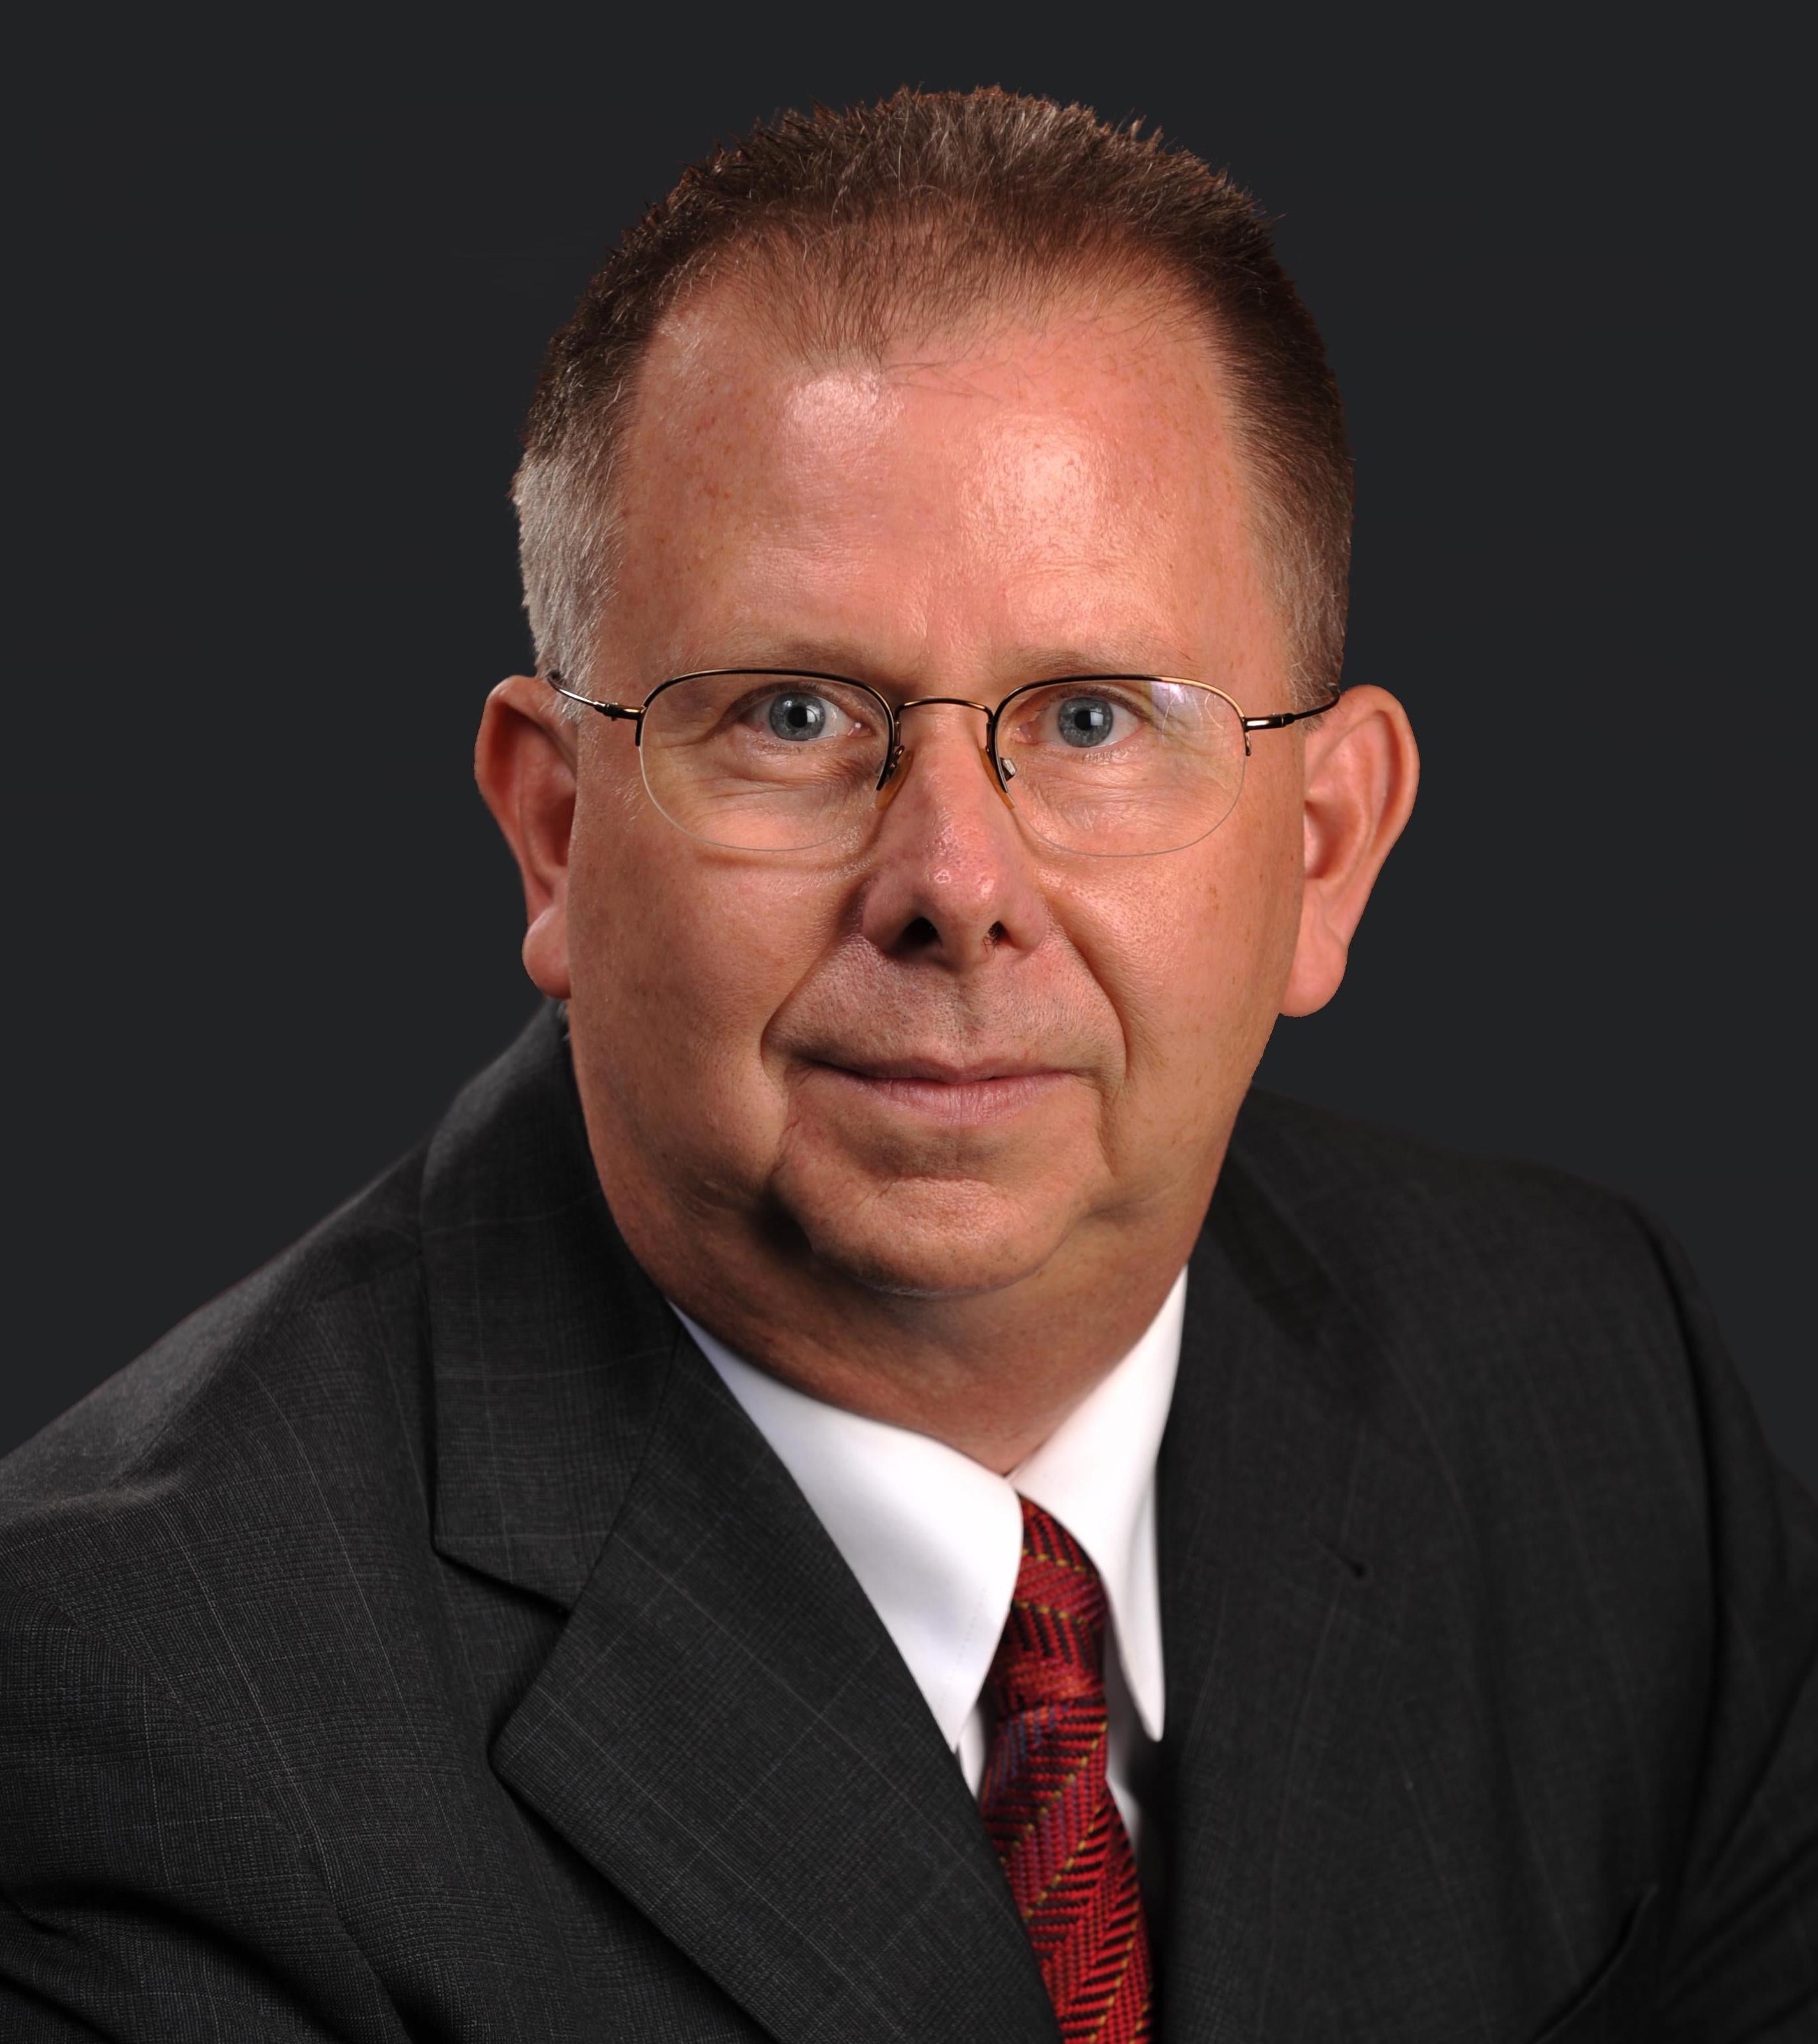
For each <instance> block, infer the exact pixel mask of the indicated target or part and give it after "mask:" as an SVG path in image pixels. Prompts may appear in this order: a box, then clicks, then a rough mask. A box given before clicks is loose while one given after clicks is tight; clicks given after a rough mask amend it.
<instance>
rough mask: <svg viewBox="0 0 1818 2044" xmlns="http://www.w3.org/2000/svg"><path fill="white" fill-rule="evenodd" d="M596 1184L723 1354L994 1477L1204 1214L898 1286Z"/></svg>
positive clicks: (1062, 1402) (1044, 1421)
mask: <svg viewBox="0 0 1818 2044" xmlns="http://www.w3.org/2000/svg"><path fill="white" fill-rule="evenodd" d="M602 1184H603V1185H604V1186H605V1192H606V1196H607V1199H608V1201H609V1204H611V1206H612V1208H613V1218H614V1220H616V1221H617V1224H618V1226H619V1228H620V1231H621V1233H622V1234H623V1235H624V1236H625V1241H626V1243H627V1245H628V1247H629V1248H630V1250H631V1251H632V1254H633V1255H634V1256H635V1257H636V1258H637V1260H638V1262H639V1263H640V1264H641V1265H642V1266H643V1267H644V1270H645V1271H646V1272H647V1273H648V1274H649V1275H650V1277H651V1278H652V1279H653V1280H654V1281H655V1283H656V1285H658V1286H659V1289H661V1290H662V1291H663V1293H665V1295H666V1296H667V1297H669V1298H670V1299H671V1300H672V1301H674V1302H675V1304H677V1305H678V1306H679V1307H680V1308H682V1311H683V1312H686V1314H687V1315H688V1316H690V1319H692V1320H697V1321H698V1322H699V1323H700V1324H701V1326H702V1327H706V1328H708V1329H709V1330H710V1331H712V1332H713V1334H715V1335H717V1336H718V1338H719V1339H721V1341H723V1342H724V1343H725V1344H726V1346H727V1347H728V1348H729V1349H732V1350H733V1351H734V1352H735V1353H736V1354H740V1355H741V1356H743V1357H744V1358H746V1359H747V1360H748V1362H752V1363H755V1364H756V1365H757V1366H759V1368H761V1369H763V1370H767V1371H769V1372H770V1374H771V1375H772V1376H774V1377H778V1378H779V1379H780V1380H781V1381H782V1382H784V1383H786V1384H787V1385H790V1386H791V1387H792V1388H794V1389H796V1390H798V1391H801V1392H803V1393H805V1394H806V1395H807V1396H809V1397H812V1398H817V1399H820V1400H823V1401H824V1402H825V1403H827V1404H832V1405H837V1406H840V1407H842V1408H844V1409H845V1410H846V1411H848V1412H857V1413H859V1414H861V1415H863V1416H864V1417H865V1418H867V1419H872V1420H882V1421H883V1422H885V1423H886V1424H889V1425H891V1426H896V1427H908V1428H910V1429H912V1430H913V1431H915V1432H917V1433H921V1434H927V1435H931V1436H932V1438H933V1439H936V1440H938V1441H941V1442H944V1443H946V1445H947V1446H948V1447H952V1448H955V1449H957V1450H959V1452H960V1453H961V1454H964V1455H967V1456H969V1457H970V1458H971V1459H972V1460H973V1461H974V1462H980V1463H982V1464H983V1465H984V1466H985V1467H986V1468H987V1469H990V1470H994V1471H995V1472H997V1473H998V1474H1000V1475H1001V1474H1005V1473H1008V1472H1009V1470H1013V1469H1014V1468H1015V1467H1016V1466H1017V1464H1019V1463H1020V1462H1023V1461H1024V1460H1025V1459H1026V1458H1028V1456H1029V1455H1030V1454H1032V1453H1033V1452H1034V1451H1035V1450H1036V1448H1038V1447H1040V1445H1041V1443H1043V1442H1044V1440H1046V1439H1047V1437H1048V1435H1050V1434H1051V1433H1052V1432H1053V1431H1054V1429H1055V1427H1057V1426H1059V1424H1060V1423H1061V1421H1062V1420H1064V1419H1065V1418H1066V1417H1067V1414H1068V1413H1069V1412H1071V1411H1072V1410H1073V1408H1074V1407H1075V1406H1076V1405H1077V1404H1079V1402H1080V1400H1082V1399H1083V1398H1084V1397H1086V1394H1087V1393H1088V1392H1090V1390H1091V1389H1093V1386H1094V1385H1096V1384H1097V1383H1098V1382H1099V1381H1100V1380H1101V1378H1103V1377H1105V1375H1106V1374H1109V1371H1110V1370H1113V1369H1114V1368H1115V1367H1116V1366H1117V1363H1118V1362H1120V1361H1121V1360H1122V1358H1124V1356H1125V1355H1127V1354H1128V1353H1129V1351H1130V1350H1131V1349H1132V1348H1133V1347H1135V1346H1136V1343H1137V1341H1138V1340H1139V1339H1140V1337H1141V1336H1142V1335H1143V1332H1144V1331H1145V1330H1146V1329H1147V1327H1148V1326H1149V1324H1150V1323H1151V1321H1152V1320H1154V1318H1155V1315H1156V1314H1157V1313H1158V1312H1159V1311H1160V1310H1161V1308H1162V1305H1163V1301H1165V1300H1166V1299H1167V1295H1168V1292H1169V1290H1170V1287H1171V1286H1172V1285H1173V1284H1174V1279H1175V1278H1176V1277H1177V1276H1178V1274H1179V1272H1180V1270H1181V1266H1182V1264H1183V1263H1185V1262H1186V1258H1187V1255H1188V1253H1189V1251H1190V1250H1191V1248H1192V1246H1193V1239H1194V1237H1195V1236H1196V1235H1197V1232H1198V1229H1199V1225H1200V1222H1201V1220H1202V1219H1203V1217H1204V1210H1203V1207H1202V1208H1201V1211H1200V1212H1199V1213H1198V1214H1197V1215H1195V1216H1193V1220H1192V1224H1191V1225H1190V1226H1184V1227H1183V1226H1176V1227H1175V1228H1173V1229H1171V1230H1167V1231H1159V1230H1152V1231H1151V1232H1150V1235H1149V1237H1148V1239H1146V1240H1144V1241H1142V1242H1140V1243H1132V1242H1131V1241H1130V1240H1128V1238H1127V1231H1125V1230H1123V1229H1116V1230H1114V1229H1113V1228H1110V1227H1109V1225H1105V1226H1101V1227H1100V1228H1097V1229H1096V1230H1094V1229H1093V1228H1092V1227H1091V1226H1090V1224H1088V1225H1086V1226H1085V1227H1083V1228H1082V1229H1081V1230H1078V1231H1075V1235H1070V1236H1069V1237H1068V1239H1067V1241H1066V1242H1065V1243H1063V1244H1062V1245H1061V1247H1060V1249H1059V1252H1058V1253H1057V1254H1054V1255H1051V1257H1049V1258H1048V1259H1047V1262H1045V1263H1044V1265H1043V1266H1041V1267H1040V1269H1039V1270H1036V1271H1033V1272H1032V1273H1030V1274H1028V1275H1027V1276H1025V1277H1020V1278H1019V1279H1017V1281H1014V1282H1012V1283H1009V1284H1007V1285H1003V1286H1002V1287H1001V1288H999V1289H994V1290H990V1291H986V1292H979V1293H969V1294H966V1295H963V1296H942V1297H928V1296H920V1295H918V1296H905V1295H904V1294H901V1293H886V1292H881V1291H878V1290H875V1289H871V1288H870V1287H868V1286H867V1285H863V1284H862V1283H860V1282H858V1281H855V1280H854V1279H853V1278H852V1277H850V1276H849V1275H848V1274H845V1273H844V1272H842V1271H840V1270H837V1269H835V1268H833V1267H832V1266H829V1265H828V1264H826V1263H825V1262H821V1261H819V1260H818V1259H817V1258H814V1257H813V1254H812V1253H811V1252H808V1251H805V1250H802V1251H801V1252H800V1253H798V1254H790V1251H789V1247H788V1246H786V1245H785V1246H783V1247H779V1246H778V1243H776V1242H775V1241H774V1239H771V1237H770V1236H767V1235H765V1234H763V1233H761V1232H760V1231H758V1230H757V1229H755V1228H753V1227H751V1226H750V1225H748V1224H746V1225H740V1220H739V1218H738V1217H736V1216H728V1215H727V1214H725V1213H723V1212H701V1211H698V1210H694V1209H690V1210H688V1211H687V1212H675V1211H672V1210H671V1209H670V1208H668V1207H667V1204H666V1203H664V1202H663V1201H660V1200H656V1199H652V1198H651V1197H648V1194H644V1196H640V1193H643V1189H641V1188H640V1187H638V1186H636V1185H628V1184H625V1183H623V1182H615V1181H614V1180H613V1178H611V1177H609V1176H608V1175H607V1174H606V1173H605V1172H602ZM1082 1234H1083V1235H1086V1237H1087V1238H1088V1239H1086V1240H1085V1241H1081V1240H1078V1239H1075V1236H1077V1235H1082ZM1094 1235H1096V1236H1097V1238H1098V1239H1092V1238H1093V1236H1094Z"/></svg>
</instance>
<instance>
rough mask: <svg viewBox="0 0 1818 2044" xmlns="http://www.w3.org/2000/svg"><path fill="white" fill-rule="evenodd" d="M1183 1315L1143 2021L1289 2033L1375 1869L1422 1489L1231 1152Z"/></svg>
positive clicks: (1359, 1357)
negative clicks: (1159, 1871)
mask: <svg viewBox="0 0 1818 2044" xmlns="http://www.w3.org/2000/svg"><path fill="white" fill-rule="evenodd" d="M1187 1315H1188V1318H1187V1325H1186V1332H1185V1336H1184V1339H1183V1342H1182V1354H1181V1367H1180V1374H1179V1377H1178V1382H1177V1388H1176V1391H1175V1397H1174V1406H1173V1408H1172V1411H1171V1412H1170V1419H1169V1424H1168V1431H1167V1435H1166V1437H1165V1439H1164V1442H1163V1450H1162V1458H1161V1463H1160V1470H1159V1488H1160V1512H1159V1543H1160V1562H1161V1573H1162V1608H1163V1638H1164V1639H1165V1641H1166V1643H1167V1731H1166V1737H1165V1742H1164V1748H1163V1754H1164V1760H1165V1762H1166V1769H1165V1775H1166V1781H1167V1787H1166V1789H1165V1791H1164V1793H1165V1796H1166V1807H1165V1812H1164V1819H1163V1821H1164V1823H1165V1824H1166V1826H1167V1868H1168V1874H1167V1894H1166V1900H1165V1907H1164V1910H1163V1916H1162V1922H1161V1926H1160V1929H1161V1933H1162V1940H1163V1958H1162V1962H1161V1965H1160V1968H1159V1977H1160V1989H1161V2002H1160V2008H1161V2022H1160V2025H1159V2034H1160V2035H1161V2036H1163V2037H1164V2038H1167V2039H1168V2040H1170V2044H1181V2041H1182V2040H1186V2039H1195V2040H1198V2039H1205V2040H1212V2039H1220V2040H1223V2039H1232V2040H1236V2039H1243V2040H1244V2044H1257V2040H1260V2039H1266V2038H1270V2037H1272V2036H1282V2037H1286V2036H1290V2035H1293V2036H1297V2035H1299V2034H1301V2026H1302V2025H1303V2024H1304V2019H1305V2013H1306V2009H1307V2006H1308V2003H1307V1999H1306V1997H1307V1995H1308V1992H1309V1990H1311V1991H1313V1992H1317V1989H1316V1988H1314V1987H1313V1981H1314V1980H1315V1978H1316V1976H1317V1975H1318V1973H1320V1960H1321V1957H1322V1954H1325V1955H1329V1953H1330V1950H1331V1949H1332V1947H1331V1946H1330V1944H1329V1943H1328V1942H1326V1940H1327V1938H1328V1926H1329V1923H1330V1920H1331V1918H1332V1914H1333V1911H1335V1910H1337V1909H1339V1908H1341V1907H1342V1902H1341V1899H1340V1898H1339V1897H1338V1896H1336V1895H1333V1894H1332V1892H1330V1891H1329V1890H1328V1887H1327V1885H1326V1884H1327V1881H1328V1875H1329V1873H1331V1870H1332V1869H1335V1868H1339V1867H1348V1868H1350V1869H1354V1870H1355V1869H1358V1868H1360V1867H1361V1868H1364V1869H1367V1868H1369V1867H1370V1865H1372V1864H1373V1863H1377V1862H1378V1861H1379V1857H1380V1856H1379V1855H1378V1854H1377V1853H1376V1852H1375V1851H1374V1842H1373V1840H1372V1839H1371V1838H1370V1837H1369V1836H1368V1835H1367V1825H1366V1821H1365V1815H1364V1813H1365V1812H1366V1811H1378V1810H1379V1809H1380V1808H1381V1807H1382V1805H1381V1801H1380V1797H1379V1796H1377V1795H1375V1793H1374V1790H1375V1789H1376V1788H1378V1787H1379V1786H1380V1784H1379V1783H1378V1782H1376V1781H1375V1780H1374V1775H1375V1774H1377V1773H1380V1771H1381V1770H1382V1769H1384V1768H1386V1766H1387V1765H1389V1759H1388V1757H1387V1756H1388V1755H1389V1753H1390V1752H1391V1751H1392V1747H1391V1746H1390V1745H1389V1742H1381V1743H1380V1744H1379V1743H1378V1742H1377V1741H1376V1740H1375V1739H1373V1737H1372V1726H1373V1720H1374V1717H1375V1715H1376V1714H1377V1712H1378V1708H1379V1706H1380V1704H1382V1700H1383V1698H1384V1696H1385V1692H1386V1689H1387V1686H1388V1685H1389V1680H1390V1677H1392V1676H1393V1675H1394V1674H1395V1673H1397V1669H1398V1666H1399V1664H1400V1662H1401V1619H1402V1614H1403V1612H1404V1609H1405V1606H1406V1604H1407V1602H1408V1600H1409V1595H1410V1593H1411V1589H1412V1587H1413V1584H1414V1582H1415V1581H1416V1569H1417V1568H1418V1566H1419V1564H1420V1558H1421V1557H1422V1555H1423V1553H1430V1552H1431V1551H1432V1550H1431V1548H1430V1546H1429V1544H1428V1543H1429V1539H1430V1537H1431V1534H1432V1529H1431V1527H1429V1525H1428V1514H1429V1512H1430V1511H1431V1509H1432V1508H1431V1506H1430V1504H1429V1503H1428V1498H1429V1497H1430V1494H1431V1485H1430V1483H1429V1481H1428V1478H1427V1477H1426V1474H1425V1473H1424V1470H1423V1467H1422V1464H1421V1460H1420V1452H1419V1449H1418V1446H1417V1443H1416V1438H1415V1434H1414V1431H1413V1428H1412V1427H1411V1425H1410V1423H1409V1419H1408V1417H1407V1416H1406V1415H1405V1414H1404V1413H1403V1412H1402V1411H1401V1407H1400V1405H1399V1404H1398V1402H1397V1396H1396V1393H1395V1389H1394V1385H1393V1378H1392V1377H1391V1376H1390V1375H1389V1373H1388V1372H1387V1371H1386V1370H1382V1369H1380V1368H1378V1366H1376V1365H1375V1363H1374V1359H1373V1357H1372V1353H1371V1350H1370V1346H1369V1344H1368V1343H1367V1342H1366V1340H1365V1339H1364V1337H1363V1334H1362V1332H1361V1331H1360V1330H1359V1329H1358V1328H1357V1327H1355V1325H1354V1324H1351V1321H1350V1320H1349V1317H1348V1316H1347V1313H1346V1312H1345V1310H1344V1308H1343V1304H1342V1302H1341V1301H1339V1300H1338V1299H1337V1298H1336V1296H1335V1295H1334V1293H1333V1290H1332V1286H1331V1285H1330V1284H1329V1283H1328V1281H1327V1280H1326V1278H1325V1277H1324V1274H1323V1272H1322V1271H1321V1270H1320V1269H1319V1267H1318V1266H1317V1265H1316V1263H1315V1262H1313V1259H1312V1258H1311V1257H1310V1256H1309V1254H1308V1253H1307V1251H1306V1250H1305V1247H1304V1246H1303V1245H1302V1244H1301V1243H1300V1241H1299V1239H1297V1236H1296V1235H1294V1233H1293V1231H1292V1230H1291V1229H1290V1228H1289V1227H1288V1226H1287V1224H1286V1223H1285V1222H1284V1221H1283V1220H1282V1219H1281V1217H1280V1216H1279V1215H1278V1213H1277V1212H1275V1211H1274V1208H1272V1207H1271V1206H1270V1203H1269V1201H1268V1200H1267V1198H1266V1196H1265V1195H1264V1194H1263V1192H1262V1191H1261V1189H1259V1186H1258V1185H1256V1183H1255V1181H1253V1180H1252V1179H1251V1178H1250V1177H1249V1175H1248V1174H1247V1172H1246V1170H1245V1168H1244V1166H1243V1163H1242V1162H1241V1161H1240V1158H1238V1157H1236V1155H1234V1156H1233V1157H1232V1159H1231V1160H1230V1161H1228V1163H1227V1165H1226V1166H1225V1170H1224V1174H1223V1176H1222V1177H1221V1178H1220V1185H1219V1189H1218V1192H1217V1194H1216V1197H1215V1198H1214V1201H1213V1212H1212V1216H1211V1219H1210V1221H1209V1225H1208V1227H1207V1228H1206V1230H1205V1233H1204V1234H1203V1235H1202V1236H1201V1241H1200V1243H1199V1245H1198V1247H1197V1249H1196V1251H1195V1253H1194V1256H1193V1262H1192V1266H1191V1274H1190V1278H1189V1281H1188V1289H1187ZM1366 1877H1367V1876H1366Z"/></svg>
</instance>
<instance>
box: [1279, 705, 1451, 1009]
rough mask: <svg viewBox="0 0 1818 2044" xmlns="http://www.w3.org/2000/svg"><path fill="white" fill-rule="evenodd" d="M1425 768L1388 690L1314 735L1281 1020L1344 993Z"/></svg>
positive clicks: (1336, 714)
mask: <svg viewBox="0 0 1818 2044" xmlns="http://www.w3.org/2000/svg"><path fill="white" fill-rule="evenodd" d="M1419 780H1420V753H1419V751H1418V748H1417V747H1416V745H1415V743H1414V733H1413V728H1412V727H1411V726H1410V725H1409V722H1408V714H1407V712H1406V711H1405V710H1404V709H1402V707H1401V705H1400V703H1398V702H1397V701H1396V700H1395V698H1394V697H1393V696H1392V695H1390V694H1389V693H1388V692H1387V691H1386V690H1383V689H1378V688H1358V689H1351V690H1347V691H1346V693H1345V694H1344V695H1343V697H1342V698H1341V699H1340V701H1339V705H1338V707H1337V708H1336V709H1334V710H1332V711H1330V712H1329V713H1328V714H1327V715H1326V716H1325V717H1324V718H1322V719H1321V720H1320V724H1319V725H1318V727H1317V728H1316V729H1315V730H1313V731H1312V732H1309V734H1308V736H1307V740H1306V755H1305V798H1304V801H1303V805H1302V811H1301V834H1302V859H1303V874H1302V889H1301V928H1300V935H1299V938H1298V940H1297V943H1296V945H1295V948H1294V958H1293V965H1292V966H1291V967H1290V970H1289V974H1288V984H1287V987H1286V990H1285V992H1284V993H1283V995H1282V1013H1283V1014H1284V1015H1311V1014H1312V1013H1313V1012H1314V1010H1315V1009H1320V1008H1323V1007H1324V1005H1325V1004H1326V1003H1327V1002H1328V1001H1330V1000H1331V998H1332V996H1333V995H1334V994H1335V993H1337V991H1338V989H1339V984H1340V982H1342V981H1343V978H1344V970H1345V965H1346V962H1347V959H1348V958H1349V956H1350V952H1351V939H1352V937H1353V936H1355V934H1356V931H1357V926H1358V924H1359V921H1360V920H1362V918H1363V910H1364V906H1365V904H1366V902H1367V901H1369V899H1370V889H1371V888H1372V887H1374V885H1375V884H1376V876H1377V874H1378V873H1380V872H1381V871H1382V864H1383V861H1384V860H1385V859H1387V858H1388V856H1389V852H1390V851H1391V850H1393V847H1394V844H1395V840H1397V838H1398V837H1399V836H1401V832H1402V829H1403V827H1404V826H1405V824H1406V823H1407V820H1408V817H1409V813H1410V812H1411V811H1412V810H1413V806H1414V793H1415V789H1416V786H1417V784H1418V782H1419Z"/></svg>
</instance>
